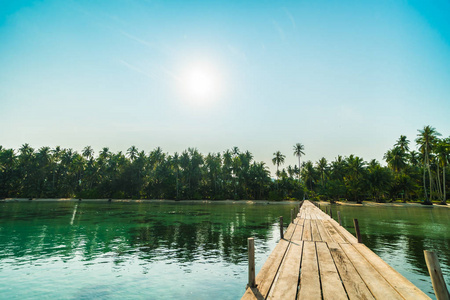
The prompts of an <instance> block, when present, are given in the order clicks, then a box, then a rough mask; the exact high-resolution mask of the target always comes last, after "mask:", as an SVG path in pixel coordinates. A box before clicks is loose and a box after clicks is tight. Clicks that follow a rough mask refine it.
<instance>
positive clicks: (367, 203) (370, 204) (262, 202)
mask: <svg viewBox="0 0 450 300" xmlns="http://www.w3.org/2000/svg"><path fill="white" fill-rule="evenodd" d="M1 202H5V203H6V202H136V203H143V202H148V203H196V204H198V203H204V204H215V203H216V204H227V203H228V204H254V205H269V204H271V205H288V204H297V203H299V202H300V200H285V201H269V200H230V199H226V200H200V199H197V200H170V199H111V200H110V199H81V200H80V199H78V198H33V199H32V200H30V199H29V198H5V199H0V203H1ZM318 203H319V204H320V205H343V206H362V207H380V206H387V207H389V206H391V207H405V206H414V207H428V208H430V207H444V208H450V205H439V204H438V203H433V205H430V206H428V205H422V204H420V203H417V202H406V203H402V202H398V203H378V202H371V201H364V202H363V203H362V204H357V203H356V202H342V201H337V202H336V203H334V204H330V202H327V201H319V202H318Z"/></svg>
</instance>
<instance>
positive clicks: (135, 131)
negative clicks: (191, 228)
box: [0, 0, 450, 170]
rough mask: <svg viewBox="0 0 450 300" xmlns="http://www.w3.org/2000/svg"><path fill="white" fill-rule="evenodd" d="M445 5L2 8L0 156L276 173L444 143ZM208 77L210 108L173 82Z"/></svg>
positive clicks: (448, 66) (448, 71) (449, 71)
mask: <svg viewBox="0 0 450 300" xmlns="http://www.w3.org/2000/svg"><path fill="white" fill-rule="evenodd" d="M449 16H450V2H448V1H143V0H142V1H138V0H136V1H50V0H43V1H5V0H0V66H1V67H0V119H1V120H2V125H1V127H0V144H1V145H3V146H4V147H8V148H16V149H17V148H19V147H20V146H21V145H22V144H23V143H30V144H31V145H32V146H34V147H35V148H38V147H41V146H51V147H54V146H56V145H60V146H62V147H71V148H74V149H75V150H81V149H82V148H83V147H84V146H86V145H91V146H92V147H93V148H94V150H96V151H98V150H100V149H101V147H104V146H108V147H110V149H111V150H113V151H119V150H122V151H126V149H127V148H128V147H129V146H131V145H136V146H137V147H138V148H139V149H140V150H145V151H147V152H148V151H150V150H152V149H153V148H155V147H157V146H161V147H162V148H163V150H164V151H167V152H170V153H173V152H175V151H177V152H181V151H183V150H184V149H186V148H187V147H197V148H198V149H199V150H200V151H201V152H203V153H207V152H219V151H223V150H225V149H228V148H231V147H233V146H238V147H239V148H240V149H241V150H249V151H251V152H252V153H253V154H254V155H255V159H256V160H258V161H261V160H262V161H265V162H266V163H267V164H268V165H270V166H271V168H272V170H273V169H274V168H273V166H272V164H271V161H270V160H271V158H272V154H273V153H274V152H275V151H277V150H280V151H281V152H282V153H284V154H285V155H286V165H287V164H292V165H293V164H295V163H296V162H297V160H296V158H295V157H294V156H293V155H292V152H293V151H292V147H293V145H294V144H295V143H297V142H301V143H303V144H304V145H305V148H306V150H305V152H306V156H305V159H309V160H312V161H317V160H318V159H320V158H321V157H325V158H327V159H328V160H333V159H334V158H335V157H336V156H337V155H344V156H347V155H350V154H352V153H353V154H355V155H359V156H362V157H363V158H364V159H366V160H370V159H372V158H376V159H378V160H380V161H381V160H382V157H383V154H384V152H385V151H386V150H387V149H388V148H390V147H391V146H392V145H393V144H394V143H395V141H396V139H397V138H398V137H399V136H400V135H401V134H403V135H407V136H408V138H409V139H410V140H411V142H413V141H414V139H415V137H416V134H417V130H418V129H420V128H423V126H425V125H432V126H434V127H436V129H437V130H438V131H439V132H441V133H442V135H443V136H445V137H447V136H449V135H450V126H449V125H450V121H449V120H450V118H449V115H450V114H449V113H450V18H449ZM204 65H207V66H209V69H210V70H212V71H210V73H208V76H212V77H214V80H215V86H214V90H213V91H212V92H211V95H210V96H209V97H208V99H206V100H207V101H196V96H195V95H191V94H189V93H188V92H186V90H185V83H184V78H185V75H183V74H188V73H189V71H190V70H192V69H195V68H196V67H198V66H204Z"/></svg>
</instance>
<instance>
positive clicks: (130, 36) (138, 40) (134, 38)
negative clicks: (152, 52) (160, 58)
mask: <svg viewBox="0 0 450 300" xmlns="http://www.w3.org/2000/svg"><path fill="white" fill-rule="evenodd" d="M120 33H121V34H123V35H124V36H126V37H127V38H129V39H131V40H133V41H136V42H138V43H139V44H142V45H144V46H147V47H150V48H153V47H154V45H152V44H151V43H149V42H147V41H145V40H143V39H140V38H138V37H136V36H134V35H131V34H129V33H128V32H125V31H123V30H120Z"/></svg>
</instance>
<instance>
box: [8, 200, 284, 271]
mask: <svg viewBox="0 0 450 300" xmlns="http://www.w3.org/2000/svg"><path fill="white" fill-rule="evenodd" d="M2 205H3V209H2V211H1V220H2V221H1V222H0V226H1V231H0V244H1V245H2V247H1V249H0V260H4V259H10V258H13V260H12V261H11V263H13V264H22V263H24V262H29V261H30V260H38V259H43V258H50V257H56V256H57V257H61V258H62V259H63V260H65V261H67V260H69V259H73V258H74V257H76V256H81V259H82V260H83V261H86V262H89V261H92V260H95V259H96V258H98V257H104V256H107V257H112V256H114V257H117V258H119V257H126V256H127V255H137V256H138V257H139V259H142V260H145V261H147V262H151V261H155V260H162V261H173V262H175V263H181V264H183V263H186V262H195V261H198V260H201V261H204V262H212V261H213V260H214V259H215V258H217V257H221V258H222V259H223V260H225V261H226V262H228V263H233V264H237V263H239V262H243V261H246V259H247V258H246V254H247V252H246V251H247V250H246V249H247V238H248V237H249V236H254V237H255V238H257V239H259V240H261V241H266V240H267V238H268V235H269V233H270V232H271V226H272V224H273V223H274V222H275V221H276V218H277V216H278V215H279V214H283V213H285V211H286V210H288V209H289V208H287V207H284V206H278V209H274V211H272V212H270V213H267V212H264V213H262V212H261V207H258V206H255V207H245V206H243V205H235V206H231V207H230V206H229V205H228V206H224V205H210V206H209V207H207V208H204V206H199V205H177V206H175V207H174V205H155V204H134V205H133V204H128V203H115V204H111V203H37V204H33V205H32V204H29V203H7V204H2ZM55 206H56V207H55ZM123 260H126V258H123V259H122V261H123ZM117 261H120V260H117ZM0 267H1V266H0Z"/></svg>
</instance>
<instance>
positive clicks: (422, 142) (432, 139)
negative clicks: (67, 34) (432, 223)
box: [416, 125, 441, 204]
mask: <svg viewBox="0 0 450 300" xmlns="http://www.w3.org/2000/svg"><path fill="white" fill-rule="evenodd" d="M418 131H419V133H418V134H417V139H416V143H417V145H418V146H419V150H420V152H422V154H423V189H424V192H425V201H424V204H432V200H433V195H432V192H431V186H432V180H433V178H432V174H431V168H430V154H431V153H432V151H433V147H434V146H435V144H436V142H437V141H438V138H437V137H438V136H440V135H441V134H440V133H439V132H437V131H436V129H435V128H434V127H431V126H430V125H427V126H425V127H424V128H423V129H422V130H418ZM426 170H428V176H429V179H430V197H428V194H427V187H426V183H425V172H426Z"/></svg>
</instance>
